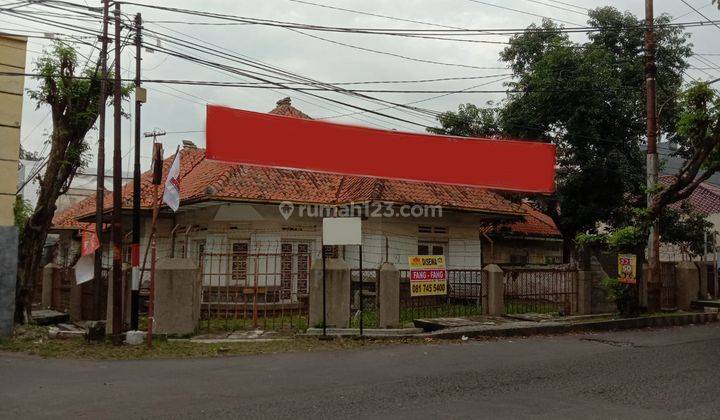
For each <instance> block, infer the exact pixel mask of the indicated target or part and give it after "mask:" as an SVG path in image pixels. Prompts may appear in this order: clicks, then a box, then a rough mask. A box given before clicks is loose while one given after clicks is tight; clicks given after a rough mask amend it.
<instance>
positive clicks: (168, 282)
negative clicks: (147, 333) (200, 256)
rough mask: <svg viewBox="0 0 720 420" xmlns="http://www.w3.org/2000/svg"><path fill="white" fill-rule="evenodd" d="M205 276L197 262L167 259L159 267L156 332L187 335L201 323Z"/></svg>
mask: <svg viewBox="0 0 720 420" xmlns="http://www.w3.org/2000/svg"><path fill="white" fill-rule="evenodd" d="M201 293H202V278H201V276H200V269H199V268H198V266H197V264H196V263H195V261H193V260H191V259H187V258H164V259H160V260H159V261H158V262H157V265H156V267H155V308H154V309H155V324H154V327H153V333H155V334H172V335H187V334H192V333H194V332H195V331H196V330H197V327H198V323H199V322H200V301H201Z"/></svg>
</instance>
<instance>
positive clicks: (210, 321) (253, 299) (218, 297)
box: [199, 243, 311, 330]
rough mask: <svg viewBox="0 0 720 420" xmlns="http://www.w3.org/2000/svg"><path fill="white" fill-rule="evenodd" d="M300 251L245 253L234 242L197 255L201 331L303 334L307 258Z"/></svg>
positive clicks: (308, 266) (308, 255)
mask: <svg viewBox="0 0 720 420" xmlns="http://www.w3.org/2000/svg"><path fill="white" fill-rule="evenodd" d="M303 250H304V248H301V249H300V251H301V252H293V250H290V249H288V250H287V252H282V251H285V249H284V248H281V252H280V253H272V254H267V253H263V254H259V253H249V252H248V248H247V244H243V243H238V244H233V246H232V248H231V250H230V251H229V252H227V251H223V252H215V251H205V252H202V253H201V254H200V257H199V262H200V271H201V273H202V274H201V275H202V300H201V320H200V328H201V330H202V329H204V330H241V329H251V328H254V329H257V328H260V329H264V330H305V329H306V328H307V323H308V319H307V315H308V287H309V279H310V263H311V254H310V253H309V252H302V251H303Z"/></svg>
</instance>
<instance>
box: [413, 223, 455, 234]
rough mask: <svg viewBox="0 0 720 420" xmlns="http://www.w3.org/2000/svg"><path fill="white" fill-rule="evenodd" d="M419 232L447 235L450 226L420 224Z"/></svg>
mask: <svg viewBox="0 0 720 420" xmlns="http://www.w3.org/2000/svg"><path fill="white" fill-rule="evenodd" d="M418 233H436V234H438V235H447V233H448V228H447V227H445V226H424V225H420V226H418Z"/></svg>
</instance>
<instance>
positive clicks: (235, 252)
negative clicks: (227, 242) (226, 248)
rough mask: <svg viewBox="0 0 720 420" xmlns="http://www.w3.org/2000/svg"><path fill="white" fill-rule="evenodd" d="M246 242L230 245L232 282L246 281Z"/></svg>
mask: <svg viewBox="0 0 720 420" xmlns="http://www.w3.org/2000/svg"><path fill="white" fill-rule="evenodd" d="M247 259H248V244H247V242H235V243H233V244H232V279H233V280H234V281H236V282H237V281H246V280H247Z"/></svg>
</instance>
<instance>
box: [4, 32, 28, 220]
mask: <svg viewBox="0 0 720 420" xmlns="http://www.w3.org/2000/svg"><path fill="white" fill-rule="evenodd" d="M26 45H27V40H26V39H25V38H24V37H17V36H6V35H0V71H2V72H12V73H25V53H26V51H25V48H26ZM24 87H25V78H24V77H23V76H2V75H0V226H12V225H13V224H14V220H15V218H14V217H13V206H14V204H15V195H16V188H17V179H18V158H19V153H20V121H21V120H22V104H23V89H24Z"/></svg>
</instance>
